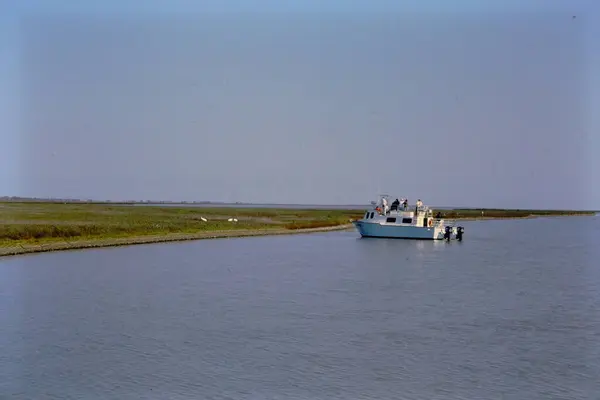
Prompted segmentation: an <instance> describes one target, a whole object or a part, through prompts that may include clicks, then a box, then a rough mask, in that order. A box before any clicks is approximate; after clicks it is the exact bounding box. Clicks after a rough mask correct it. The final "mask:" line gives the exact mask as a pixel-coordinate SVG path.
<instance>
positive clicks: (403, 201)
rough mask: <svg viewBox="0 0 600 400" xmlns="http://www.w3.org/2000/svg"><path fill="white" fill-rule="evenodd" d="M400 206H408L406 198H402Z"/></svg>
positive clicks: (405, 207)
mask: <svg viewBox="0 0 600 400" xmlns="http://www.w3.org/2000/svg"><path fill="white" fill-rule="evenodd" d="M402 207H403V208H404V209H405V210H406V209H407V208H408V199H402Z"/></svg>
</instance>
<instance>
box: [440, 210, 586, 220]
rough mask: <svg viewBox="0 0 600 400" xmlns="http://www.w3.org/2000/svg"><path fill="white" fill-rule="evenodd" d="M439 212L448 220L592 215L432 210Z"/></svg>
mask: <svg viewBox="0 0 600 400" xmlns="http://www.w3.org/2000/svg"><path fill="white" fill-rule="evenodd" d="M438 211H439V212H440V213H441V214H442V216H443V217H444V218H448V219H473V218H477V219H482V218H484V219H488V218H489V219H496V218H532V217H558V216H577V215H582V216H583V215H594V214H595V212H594V211H574V210H519V209H513V210H511V209H499V208H470V209H453V210H434V214H435V213H436V212H438Z"/></svg>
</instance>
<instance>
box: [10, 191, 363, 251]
mask: <svg viewBox="0 0 600 400" xmlns="http://www.w3.org/2000/svg"><path fill="white" fill-rule="evenodd" d="M361 215H362V210H355V211H353V210H291V209H290V210H287V209H254V208H204V207H203V208H199V207H154V206H126V205H101V204H56V203H12V202H11V203H0V249H2V248H3V249H6V248H12V249H15V248H31V247H32V246H33V247H40V246H42V245H43V246H46V247H56V246H57V244H61V246H66V244H65V243H67V242H68V243H69V246H71V247H77V246H78V245H77V243H79V244H80V245H81V246H84V244H86V243H87V244H89V243H91V242H97V243H100V242H105V243H109V242H110V243H112V242H115V243H121V244H128V243H131V244H133V243H138V242H139V243H143V242H144V243H145V242H148V241H159V239H160V238H163V240H185V239H186V238H187V239H191V238H203V237H212V236H217V237H222V236H247V235H249V234H253V235H258V234H276V233H278V234H282V233H286V232H287V233H292V232H294V231H304V230H307V229H309V230H311V229H315V228H332V227H338V226H342V225H347V224H348V223H349V220H350V219H352V218H358V217H360V216H361ZM230 218H235V219H237V221H228V219H230ZM87 244H86V245H85V246H84V247H89V246H88V245H87ZM81 246H80V247H81ZM4 252H6V250H5V251H4ZM13 253H14V251H13ZM0 254H2V250H0Z"/></svg>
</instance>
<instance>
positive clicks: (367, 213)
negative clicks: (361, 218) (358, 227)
mask: <svg viewBox="0 0 600 400" xmlns="http://www.w3.org/2000/svg"><path fill="white" fill-rule="evenodd" d="M367 218H369V212H368V211H367V212H366V213H365V219H367Z"/></svg>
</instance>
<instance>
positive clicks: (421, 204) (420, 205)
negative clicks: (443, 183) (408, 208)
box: [417, 199, 423, 210]
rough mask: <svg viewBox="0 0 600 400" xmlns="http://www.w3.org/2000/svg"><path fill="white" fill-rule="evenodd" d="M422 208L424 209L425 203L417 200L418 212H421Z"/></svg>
mask: <svg viewBox="0 0 600 400" xmlns="http://www.w3.org/2000/svg"><path fill="white" fill-rule="evenodd" d="M421 207H423V202H422V201H421V199H419V200H417V210H420V209H421Z"/></svg>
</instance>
